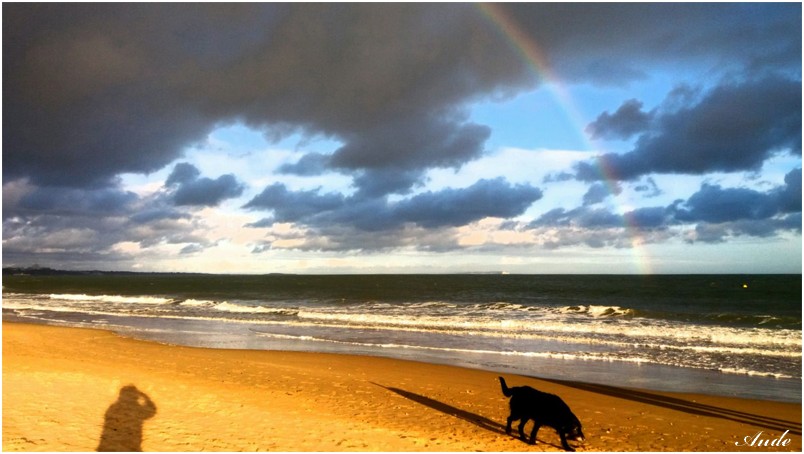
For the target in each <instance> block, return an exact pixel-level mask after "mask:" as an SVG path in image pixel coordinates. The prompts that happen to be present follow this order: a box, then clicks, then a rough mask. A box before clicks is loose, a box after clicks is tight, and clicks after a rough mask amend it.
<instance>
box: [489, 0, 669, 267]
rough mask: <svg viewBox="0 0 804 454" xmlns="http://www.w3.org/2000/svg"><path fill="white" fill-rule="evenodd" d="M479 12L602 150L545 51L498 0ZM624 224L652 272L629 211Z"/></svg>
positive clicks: (612, 179)
mask: <svg viewBox="0 0 804 454" xmlns="http://www.w3.org/2000/svg"><path fill="white" fill-rule="evenodd" d="M474 5H475V7H476V9H477V10H478V11H479V12H480V15H481V16H482V17H483V18H484V19H485V20H486V21H488V23H490V24H491V25H492V26H493V28H494V29H495V31H497V33H499V34H500V36H501V37H502V38H503V39H504V40H505V41H506V42H507V43H508V45H509V46H510V47H511V49H512V50H513V51H514V52H516V53H517V54H519V55H520V56H521V57H522V59H523V61H524V62H525V63H526V64H527V65H528V66H529V67H530V68H531V70H532V71H533V73H534V75H535V76H536V78H537V79H538V80H540V81H541V82H542V83H543V86H544V87H545V88H546V89H547V90H549V92H550V94H551V95H552V96H553V98H554V99H555V100H556V102H557V103H558V105H559V106H561V108H562V109H563V110H564V112H565V114H566V115H567V118H568V119H569V120H570V122H571V124H572V125H574V126H575V128H574V129H575V130H576V131H578V135H579V137H580V138H581V140H582V141H583V143H584V144H585V145H586V146H587V148H588V149H590V150H602V147H601V146H600V145H599V144H597V143H596V142H595V141H594V140H593V139H592V138H591V137H590V136H589V135H588V134H587V133H586V131H585V127H586V124H588V121H587V120H586V119H585V117H584V116H583V115H581V113H580V110H579V109H578V106H577V104H576V103H575V101H574V100H573V98H572V95H571V94H570V92H569V90H568V89H567V88H566V86H565V84H563V83H562V82H561V80H560V79H559V78H558V76H557V75H556V74H555V72H554V71H553V70H552V68H551V66H550V64H549V62H548V60H547V57H546V56H545V53H544V52H543V51H542V49H541V48H540V47H539V45H538V43H536V42H535V41H534V40H533V39H532V38H531V37H530V36H529V35H528V34H527V33H525V31H524V30H523V29H522V26H521V25H520V24H519V23H518V22H517V21H516V19H514V18H513V17H512V16H511V14H510V13H509V12H508V11H506V9H505V7H504V6H503V5H501V4H499V3H475V4H474ZM601 154H602V153H598V156H597V157H596V158H595V163H596V167H597V169H598V173H599V174H600V176H601V177H602V178H603V181H604V182H605V184H606V187H607V188H608V190H609V192H610V193H611V194H612V196H616V194H617V192H618V190H617V182H618V181H619V179H618V178H616V175H615V174H614V171H613V169H612V168H611V166H609V165H608V164H607V163H606V162H605V160H604V159H602V158H601V157H600V155H601ZM622 218H623V227H624V228H625V229H626V232H627V233H628V236H629V238H630V241H631V251H632V254H633V256H634V263H635V265H636V268H637V269H636V271H637V272H638V273H640V274H653V270H652V267H651V259H650V257H649V255H648V253H647V251H646V250H645V247H644V241H643V238H642V234H641V233H640V230H639V228H638V225H637V223H636V221H635V220H634V218H633V216H630V215H629V214H628V213H626V214H624V215H623V216H622Z"/></svg>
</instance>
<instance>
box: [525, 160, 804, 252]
mask: <svg viewBox="0 0 804 454" xmlns="http://www.w3.org/2000/svg"><path fill="white" fill-rule="evenodd" d="M685 227H686V228H692V231H693V232H694V236H693V237H686V238H685V241H688V242H695V241H700V242H707V243H719V242H723V241H726V239H728V238H729V237H732V236H740V235H748V236H754V237H770V236H774V235H778V234H779V233H780V232H798V233H800V232H801V169H795V170H792V171H791V172H789V173H788V174H787V175H786V176H785V184H784V185H782V186H780V187H776V188H772V189H771V190H768V191H765V192H761V191H756V190H753V189H748V188H723V187H721V186H719V185H712V184H704V185H702V186H701V187H700V189H699V190H698V191H697V192H696V193H694V194H693V195H691V196H690V197H689V198H688V199H687V200H678V201H676V202H675V203H673V204H671V205H669V206H665V207H661V206H660V207H646V208H637V209H635V210H632V211H629V212H625V213H623V214H617V213H613V212H611V211H610V210H609V209H607V208H595V207H591V206H588V205H584V206H581V207H578V208H575V209H571V210H566V209H564V208H555V209H552V210H549V211H547V212H546V213H544V214H542V215H541V216H540V217H539V218H537V219H535V220H534V221H532V222H530V223H529V224H528V225H527V226H526V227H525V228H526V229H545V228H552V229H557V230H556V231H555V232H554V234H555V236H556V238H557V240H554V241H551V242H549V243H548V244H546V247H548V248H558V247H562V246H571V245H578V244H585V245H587V246H590V247H603V246H607V245H609V246H615V247H628V244H629V241H630V236H631V235H639V236H640V237H641V238H642V240H643V241H645V240H647V241H663V240H666V239H667V238H669V237H671V236H673V235H677V233H676V234H673V233H671V230H669V229H671V228H679V229H682V230H681V231H682V232H683V229H684V228H685Z"/></svg>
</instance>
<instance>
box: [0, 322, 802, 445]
mask: <svg viewBox="0 0 804 454" xmlns="http://www.w3.org/2000/svg"><path fill="white" fill-rule="evenodd" d="M498 375H499V374H497V373H494V372H487V371H481V370H472V369H463V368H459V367H451V366H442V365H431V364H425V363H418V362H410V361H401V360H392V359H384V358H372V357H362V356H350V355H332V354H317V353H298V352H273V351H270V352H269V351H251V350H214V349H202V348H189V347H177V346H167V345H161V344H157V343H152V342H145V341H138V340H132V339H127V338H123V337H120V336H118V335H116V334H114V333H111V332H107V331H102V330H88V329H75V328H61V327H52V326H42V325H29V324H22V323H3V446H2V447H3V450H5V451H93V450H98V449H102V450H126V451H133V450H143V451H563V449H562V448H561V446H560V441H559V438H558V436H557V435H556V433H555V431H554V430H552V429H550V428H547V427H545V428H542V429H541V430H540V432H539V435H538V440H537V443H536V445H535V446H532V445H528V444H526V443H524V442H522V441H520V440H518V439H515V438H513V437H511V436H509V435H506V434H505V430H504V425H505V418H506V417H507V415H508V413H507V410H508V409H507V401H506V399H505V398H504V397H503V395H502V393H501V392H500V387H499V383H498V381H497V377H498ZM505 378H506V380H507V381H508V384H509V386H521V385H530V386H533V387H535V388H537V389H540V390H543V391H546V392H551V393H555V394H558V395H559V396H561V397H562V398H563V399H564V400H565V401H566V402H567V403H568V404H569V406H570V407H571V408H572V410H573V411H574V413H575V414H576V415H577V416H578V418H579V419H580V420H581V421H582V423H583V427H584V432H585V434H586V438H587V440H586V443H585V444H583V445H579V446H576V447H577V450H578V451H742V450H755V451H768V450H773V451H801V449H802V445H801V404H791V403H780V402H765V401H755V400H745V399H735V398H725V397H716V396H704V395H690V394H674V393H666V392H655V391H646V390H634V389H626V388H621V387H617V386H616V384H612V385H615V386H603V385H595V384H585V383H577V382H558V381H546V380H539V379H536V378H531V377H522V376H516V375H505ZM782 434H785V435H784V436H783V437H782ZM780 437H782V438H781V443H778V442H777V443H778V444H784V446H753V447H752V446H745V445H746V444H748V443H750V442H751V441H753V440H756V441H755V443H754V444H759V443H762V441H763V440H764V441H765V442H768V441H771V440H774V439H777V440H779V439H780ZM737 444H739V445H737Z"/></svg>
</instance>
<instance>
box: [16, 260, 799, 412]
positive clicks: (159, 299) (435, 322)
mask: <svg viewBox="0 0 804 454" xmlns="http://www.w3.org/2000/svg"><path fill="white" fill-rule="evenodd" d="M801 290H802V285H801V275H646V276H637V275H623V276H620V275H511V274H455V275H326V276H325V275H260V276H255V275H214V274H207V275H199V274H101V273H97V274H92V273H87V274H80V275H46V276H41V275H5V276H3V292H2V293H3V300H2V309H3V320H4V321H21V322H29V323H44V324H49V325H60V326H73V327H84V328H99V329H104V330H111V331H114V332H116V333H119V334H121V335H123V336H127V337H133V338H139V339H147V340H152V341H156V342H161V343H166V344H177V345H186V346H195V347H208V348H218V349H252V350H285V351H309V352H328V353H348V354H355V355H369V356H381V357H391V358H400V359H406V360H416V361H423V362H430V363H440V364H450V365H457V366H462V367H469V368H478V369H484V370H491V371H496V372H499V373H510V374H520V375H526V376H532V377H540V378H546V379H555V380H574V381H583V382H590V383H600V384H606V385H612V386H621V387H634V388H641V389H652V390H660V391H678V392H692V393H703V394H714V395H724V396H737V397H746V398H758V399H766V400H777V401H787V402H801V385H802V383H801V372H802V335H801V306H802V304H801V303H802V298H801V297H802V293H801ZM424 378H425V379H426V377H424Z"/></svg>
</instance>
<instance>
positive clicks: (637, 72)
mask: <svg viewBox="0 0 804 454" xmlns="http://www.w3.org/2000/svg"><path fill="white" fill-rule="evenodd" d="M506 8H507V9H509V10H510V11H511V16H512V17H513V18H515V19H516V21H517V22H518V23H519V24H520V25H521V26H522V27H523V28H524V29H525V30H528V32H529V34H530V35H531V36H532V37H533V39H534V42H536V43H538V44H539V46H540V47H541V48H542V49H543V50H544V51H545V54H546V55H545V57H546V59H547V60H548V61H549V63H550V65H551V67H553V69H554V70H555V71H556V72H557V73H558V74H559V75H560V76H561V79H562V80H577V81H584V82H586V81H592V82H597V83H599V84H604V85H613V84H616V85H623V84H626V83H628V81H630V80H639V79H642V78H644V77H646V76H647V75H648V72H649V68H655V67H657V66H658V67H664V68H665V69H672V68H673V67H674V66H677V65H678V64H679V63H684V64H697V65H701V66H702V67H703V68H704V69H705V70H717V71H722V70H724V69H733V70H735V71H741V70H743V69H745V68H750V69H751V72H752V73H754V74H756V73H757V72H761V71H769V70H770V71H774V70H780V69H781V70H791V71H797V72H799V73H800V71H801V40H798V39H788V38H787V37H790V36H800V35H801V8H800V7H798V6H797V5H796V6H793V5H783V4H774V5H770V4H760V3H750V4H730V5H723V4H721V5H718V4H712V3H709V4H704V3H683V4H681V3H672V4H671V3H616V4H611V3H563V2H558V3H550V4H538V5H534V4H528V3H516V4H511V5H506Z"/></svg>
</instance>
